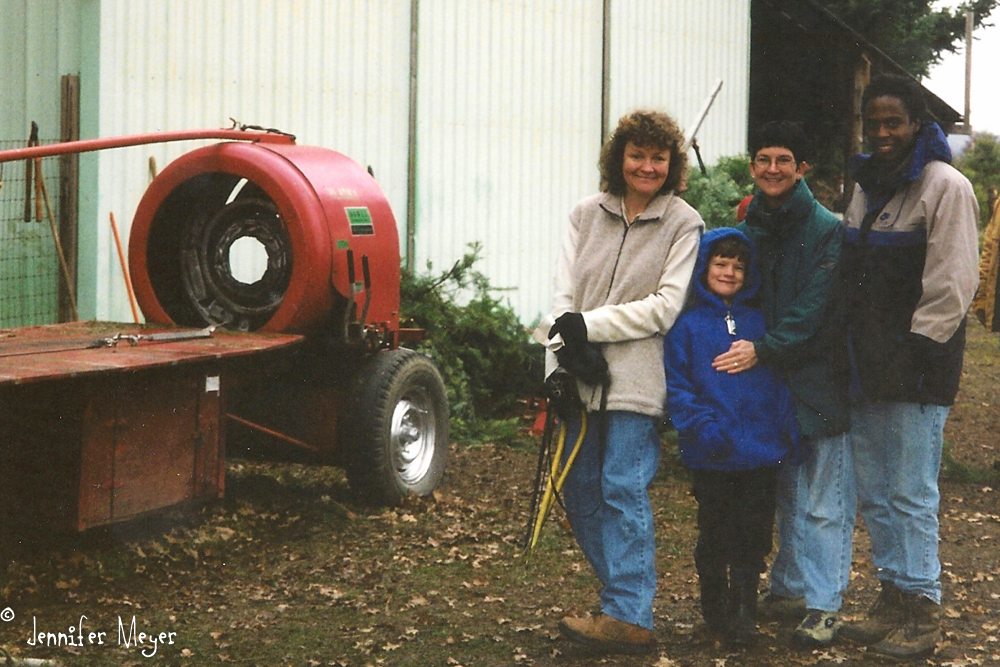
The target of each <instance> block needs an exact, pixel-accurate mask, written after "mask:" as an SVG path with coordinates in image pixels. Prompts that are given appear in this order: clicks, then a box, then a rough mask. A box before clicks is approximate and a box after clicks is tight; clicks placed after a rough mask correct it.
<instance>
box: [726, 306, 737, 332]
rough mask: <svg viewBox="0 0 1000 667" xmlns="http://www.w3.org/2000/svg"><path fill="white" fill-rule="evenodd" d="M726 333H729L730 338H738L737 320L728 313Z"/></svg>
mask: <svg viewBox="0 0 1000 667" xmlns="http://www.w3.org/2000/svg"><path fill="white" fill-rule="evenodd" d="M726 331H728V332H729V335H730V336H733V337H734V338H735V337H736V320H734V319H733V316H732V313H731V312H730V311H728V310H727V311H726Z"/></svg>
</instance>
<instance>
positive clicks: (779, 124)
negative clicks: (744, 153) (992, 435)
mask: <svg viewBox="0 0 1000 667" xmlns="http://www.w3.org/2000/svg"><path fill="white" fill-rule="evenodd" d="M772 146H780V147H782V148H787V149H788V150H790V151H791V152H792V156H793V157H794V158H795V163H796V164H798V163H800V162H808V161H809V159H810V158H811V155H810V152H809V151H810V146H809V139H807V138H806V133H805V130H803V129H802V124H801V123H796V122H793V121H790V120H772V121H769V122H767V123H764V124H763V125H760V126H758V127H757V128H756V129H755V130H754V131H753V132H752V133H751V134H750V159H751V160H753V159H754V158H755V157H757V152H758V151H759V150H761V149H762V148H770V147H772Z"/></svg>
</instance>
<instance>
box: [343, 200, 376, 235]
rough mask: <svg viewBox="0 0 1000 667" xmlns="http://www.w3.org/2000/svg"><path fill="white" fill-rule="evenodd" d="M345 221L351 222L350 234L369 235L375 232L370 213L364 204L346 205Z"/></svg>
mask: <svg viewBox="0 0 1000 667" xmlns="http://www.w3.org/2000/svg"><path fill="white" fill-rule="evenodd" d="M344 210H345V211H346V212H347V221H348V222H349V223H350V224H351V234H353V235H354V236H371V235H372V234H374V233H375V225H374V224H372V215H371V213H369V212H368V208H367V207H365V206H346V207H344Z"/></svg>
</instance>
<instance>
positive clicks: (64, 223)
mask: <svg viewBox="0 0 1000 667" xmlns="http://www.w3.org/2000/svg"><path fill="white" fill-rule="evenodd" d="M61 106H62V110H61V114H60V128H59V140H60V141H77V140H78V139H79V138H80V77H79V75H76V74H66V75H63V77H62V104H61ZM79 165H80V158H79V156H78V155H77V154H76V153H71V154H68V155H62V156H60V158H59V240H60V243H61V245H62V248H63V250H64V252H65V256H66V268H67V270H68V273H69V276H70V277H71V279H72V280H73V283H74V285H73V289H67V288H66V286H64V285H62V283H60V288H59V321H60V322H69V321H71V320H72V319H74V311H75V307H74V306H75V304H74V299H73V298H72V296H71V294H75V292H76V289H75V287H76V265H77V239H78V236H79V234H78V230H79V217H78V211H79V186H80V178H79V176H80V166H79Z"/></svg>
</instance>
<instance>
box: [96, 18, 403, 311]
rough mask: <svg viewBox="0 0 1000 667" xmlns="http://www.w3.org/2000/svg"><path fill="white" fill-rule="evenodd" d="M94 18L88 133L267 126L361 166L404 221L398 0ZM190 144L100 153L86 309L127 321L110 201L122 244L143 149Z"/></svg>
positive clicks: (161, 155) (146, 163)
mask: <svg viewBox="0 0 1000 667" xmlns="http://www.w3.org/2000/svg"><path fill="white" fill-rule="evenodd" d="M99 22H100V39H99V40H95V44H93V45H92V48H94V49H99V52H98V53H96V54H93V56H94V57H95V58H96V60H97V68H98V71H99V80H100V83H99V90H98V93H97V97H98V102H97V110H96V111H97V114H98V119H99V122H98V123H97V126H96V128H94V130H93V136H101V137H110V136H117V135H125V134H137V133H144V132H153V131H159V130H179V129H195V128H218V127H228V126H230V125H231V120H230V119H231V118H234V119H236V120H238V121H239V122H240V123H245V124H252V125H260V126H263V127H274V128H278V129H280V130H283V131H286V132H290V133H292V134H295V135H296V136H297V140H298V142H299V143H302V144H309V145H318V146H324V147H327V148H331V149H333V150H336V151H338V152H340V153H343V154H345V155H347V156H349V157H351V158H353V159H354V160H356V161H357V162H359V163H360V164H362V165H363V166H369V165H370V166H371V167H372V168H373V170H374V173H375V176H376V178H377V179H378V180H379V182H380V184H381V185H382V188H383V190H384V191H385V193H386V196H387V198H388V199H389V202H390V204H391V205H392V207H393V211H394V212H395V214H396V218H397V221H398V223H399V225H400V226H402V224H403V217H404V214H405V212H406V183H407V181H406V178H407V171H406V155H407V152H406V151H407V118H408V99H409V97H408V96H409V39H410V2H409V0H173V1H171V2H162V1H161V0H102V2H101V3H100V16H99ZM198 145H201V144H198V143H192V142H186V143H179V144H161V145H155V146H143V147H136V148H127V149H118V150H114V151H104V152H102V153H100V155H99V162H98V163H97V164H96V166H95V167H94V168H95V169H96V173H95V174H93V175H92V178H93V179H94V182H95V183H96V187H97V188H98V190H99V196H98V197H97V199H96V201H93V202H90V203H89V204H88V203H85V204H84V206H88V205H89V206H91V208H90V210H89V211H87V215H85V216H84V219H86V218H87V217H90V218H91V219H94V220H96V229H95V230H91V233H90V235H89V236H87V235H86V233H85V234H84V237H83V238H82V239H81V243H82V244H83V245H85V246H86V248H85V249H84V250H82V251H81V274H87V275H93V276H95V278H96V282H95V283H94V284H92V285H90V288H91V289H92V293H91V297H92V299H93V301H92V302H91V303H92V305H93V307H94V309H95V311H96V313H95V314H96V317H98V318H101V319H105V318H109V319H116V320H126V321H127V320H129V319H131V311H130V309H129V307H128V300H127V296H126V292H125V287H124V281H123V279H122V276H121V269H120V266H119V263H118V259H117V256H116V254H115V248H114V242H113V238H112V236H111V234H110V228H109V223H108V218H109V213H111V212H114V213H115V216H116V218H117V220H118V221H119V224H120V225H121V226H122V228H123V232H122V233H123V236H124V237H125V238H124V239H123V242H124V243H126V244H127V236H128V228H129V225H130V223H131V219H132V216H133V214H134V212H135V208H136V205H137V204H138V202H139V199H140V198H141V196H142V194H143V192H144V191H145V189H146V186H147V185H148V184H149V181H150V159H151V158H152V159H153V160H154V161H155V166H156V168H158V169H162V168H163V167H164V166H166V165H167V164H168V163H169V162H170V161H171V160H172V159H174V158H176V157H177V156H179V155H180V154H182V153H184V152H187V151H190V150H192V149H193V148H196V147H197V146H198ZM88 261H89V262H90V263H89V264H88V263H87V262H88ZM246 261H247V262H250V263H253V258H252V257H251V258H248V259H247V260H246ZM235 269H236V270H237V271H240V270H241V267H239V266H237V267H235ZM249 270H250V271H252V267H251V268H249ZM81 289H84V287H81Z"/></svg>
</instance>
